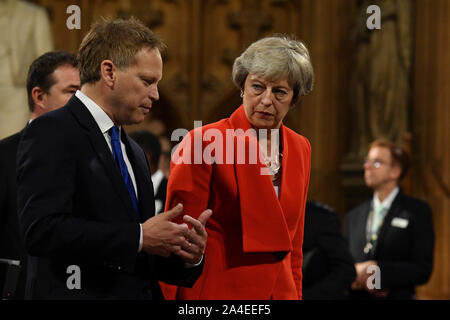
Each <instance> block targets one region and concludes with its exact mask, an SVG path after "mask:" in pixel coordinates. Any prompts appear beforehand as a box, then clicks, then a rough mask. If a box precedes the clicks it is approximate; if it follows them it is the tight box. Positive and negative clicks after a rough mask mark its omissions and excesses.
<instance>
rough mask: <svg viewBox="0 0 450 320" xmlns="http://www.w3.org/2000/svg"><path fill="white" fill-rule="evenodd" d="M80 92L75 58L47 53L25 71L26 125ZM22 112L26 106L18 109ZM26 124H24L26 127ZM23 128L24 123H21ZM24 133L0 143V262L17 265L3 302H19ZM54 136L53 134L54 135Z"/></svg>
mask: <svg viewBox="0 0 450 320" xmlns="http://www.w3.org/2000/svg"><path fill="white" fill-rule="evenodd" d="M79 88H80V75H79V72H78V69H77V59H76V57H75V55H73V54H71V53H68V52H64V51H53V52H48V53H45V54H43V55H42V56H40V57H39V58H37V59H36V60H35V61H34V62H33V63H32V64H31V66H30V67H29V70H28V76H27V89H26V91H25V89H24V91H25V94H27V95H28V108H29V110H30V112H31V116H30V119H31V120H30V121H29V122H31V121H32V120H34V119H36V118H38V117H40V116H41V115H43V114H46V113H47V112H50V111H53V110H56V109H59V108H61V107H62V106H64V105H65V104H66V102H67V101H69V99H70V97H71V96H72V95H73V94H74V93H75V92H76V90H78V89H79ZM21 109H26V106H25V105H23V106H21ZM29 122H28V123H29ZM22 125H24V123H22ZM24 130H25V129H23V130H21V131H20V132H18V133H16V134H14V135H12V136H10V137H7V138H5V139H3V140H1V141H0V155H1V156H0V259H5V260H15V261H18V262H19V263H20V275H19V279H18V285H17V291H16V292H15V293H14V288H15V287H16V286H15V282H16V281H15V280H14V279H13V278H12V277H14V276H15V275H17V273H15V274H14V273H11V275H10V276H9V277H7V276H5V278H4V280H5V284H3V283H2V281H1V278H0V289H1V288H3V287H4V286H5V285H6V284H7V286H8V288H5V290H6V291H5V293H4V295H6V296H5V298H8V299H11V298H15V299H23V296H24V286H25V275H26V261H25V260H26V254H25V248H24V245H23V241H22V237H21V235H20V233H19V221H18V213H17V205H16V201H17V196H16V192H17V184H16V154H17V148H18V145H19V141H20V138H21V137H22V135H23V132H24ZM55 134H57V133H55Z"/></svg>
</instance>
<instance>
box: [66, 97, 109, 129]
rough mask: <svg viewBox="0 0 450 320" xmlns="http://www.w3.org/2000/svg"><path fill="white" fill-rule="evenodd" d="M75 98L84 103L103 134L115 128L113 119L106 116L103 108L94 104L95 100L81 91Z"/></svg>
mask: <svg viewBox="0 0 450 320" xmlns="http://www.w3.org/2000/svg"><path fill="white" fill-rule="evenodd" d="M75 96H76V97H77V98H78V99H80V100H81V102H83V104H84V105H85V106H86V108H87V109H88V110H89V112H90V113H91V115H92V116H93V117H94V120H95V122H96V123H97V125H98V127H99V128H100V130H101V131H102V133H103V134H105V133H106V132H108V130H109V129H111V128H112V127H113V126H114V122H113V121H112V120H111V118H110V117H109V116H108V115H107V114H106V112H105V111H103V109H102V108H100V106H99V105H98V104H96V103H95V102H94V100H92V99H91V98H89V97H88V96H87V95H85V94H84V93H83V92H81V91H80V90H77V92H76V93H75Z"/></svg>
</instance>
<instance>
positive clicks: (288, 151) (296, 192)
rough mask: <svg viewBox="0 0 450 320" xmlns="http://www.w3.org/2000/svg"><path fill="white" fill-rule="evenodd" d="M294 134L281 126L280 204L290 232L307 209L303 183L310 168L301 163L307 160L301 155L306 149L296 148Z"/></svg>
mask: <svg viewBox="0 0 450 320" xmlns="http://www.w3.org/2000/svg"><path fill="white" fill-rule="evenodd" d="M292 134H293V133H292V132H291V131H290V130H289V129H288V128H286V127H285V126H284V125H281V136H282V141H283V160H282V166H281V168H282V169H281V170H282V171H281V187H280V203H281V208H282V210H283V212H284V213H285V219H286V223H287V225H288V227H289V230H293V231H295V228H296V226H297V222H298V219H299V218H300V212H301V211H302V210H303V212H304V209H305V208H304V206H305V204H306V199H303V197H304V188H305V186H304V185H303V183H304V181H305V173H306V172H308V168H306V167H304V162H303V161H301V159H304V158H305V155H302V154H301V151H302V150H304V149H303V148H296V147H297V145H296V143H298V142H297V141H295V140H293V139H292V137H293V136H292ZM288 159H289V161H288ZM302 204H303V206H302Z"/></svg>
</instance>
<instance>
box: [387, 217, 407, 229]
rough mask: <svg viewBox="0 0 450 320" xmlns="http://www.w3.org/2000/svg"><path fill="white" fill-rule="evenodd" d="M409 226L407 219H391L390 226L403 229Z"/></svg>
mask: <svg viewBox="0 0 450 320" xmlns="http://www.w3.org/2000/svg"><path fill="white" fill-rule="evenodd" d="M408 224H409V221H408V220H407V219H403V218H394V219H392V222H391V225H392V226H393V227H397V228H401V229H405V228H406V227H407V226H408Z"/></svg>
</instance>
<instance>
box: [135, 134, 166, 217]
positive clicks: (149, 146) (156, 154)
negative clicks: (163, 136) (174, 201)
mask: <svg viewBox="0 0 450 320" xmlns="http://www.w3.org/2000/svg"><path fill="white" fill-rule="evenodd" d="M130 137H131V138H132V139H133V140H134V141H136V143H137V144H138V145H139V146H140V147H141V148H142V149H143V150H144V152H145V154H146V156H147V159H148V161H149V163H150V171H151V175H152V183H153V191H154V199H155V213H156V214H159V213H161V212H163V210H164V206H165V204H166V195H167V182H168V181H167V178H166V177H165V176H164V173H163V171H162V170H161V169H160V168H159V163H160V158H161V143H160V142H159V138H158V137H157V136H155V135H154V134H153V133H151V132H150V131H147V130H138V131H134V132H132V133H130Z"/></svg>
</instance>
